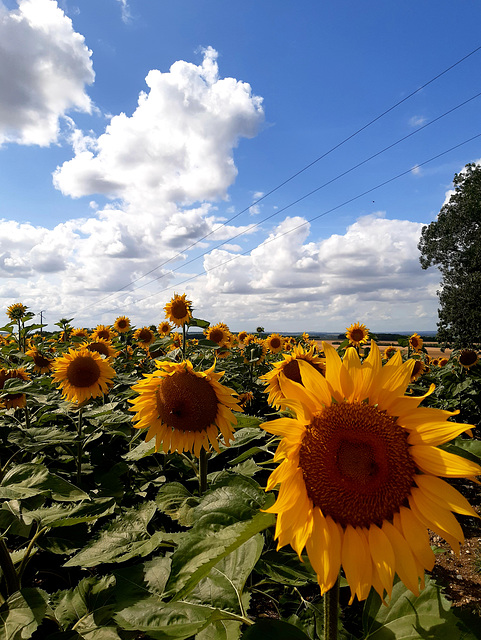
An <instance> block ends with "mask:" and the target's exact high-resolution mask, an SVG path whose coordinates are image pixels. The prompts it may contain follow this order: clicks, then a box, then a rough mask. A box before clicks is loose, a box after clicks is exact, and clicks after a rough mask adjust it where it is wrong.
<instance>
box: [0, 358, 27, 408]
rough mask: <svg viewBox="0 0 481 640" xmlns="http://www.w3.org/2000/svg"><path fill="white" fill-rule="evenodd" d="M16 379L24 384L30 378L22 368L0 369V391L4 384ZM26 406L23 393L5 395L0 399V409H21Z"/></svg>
mask: <svg viewBox="0 0 481 640" xmlns="http://www.w3.org/2000/svg"><path fill="white" fill-rule="evenodd" d="M12 378H17V379H18V380H23V381H24V382H26V381H27V380H30V376H29V375H28V373H27V372H26V371H25V369H23V368H21V367H20V368H18V369H0V389H3V387H4V385H5V382H6V381H7V380H11V379H12ZM26 405H27V399H26V397H25V394H24V393H7V394H6V395H4V396H3V397H2V398H0V407H2V408H5V409H22V408H23V407H25V406H26Z"/></svg>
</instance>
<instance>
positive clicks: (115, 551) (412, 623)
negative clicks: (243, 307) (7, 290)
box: [0, 294, 481, 640]
mask: <svg viewBox="0 0 481 640" xmlns="http://www.w3.org/2000/svg"><path fill="white" fill-rule="evenodd" d="M164 310H165V318H159V319H156V324H154V325H151V326H145V327H139V328H136V327H133V326H132V325H131V321H130V319H129V318H128V317H126V316H120V317H118V318H116V319H115V320H114V319H113V321H112V324H111V325H98V326H97V327H95V328H90V329H83V328H78V327H75V326H73V324H72V323H73V319H67V318H63V319H61V320H60V321H59V322H58V323H57V326H58V331H56V332H46V331H44V327H43V326H42V325H39V324H35V323H34V322H33V317H34V316H33V314H32V313H30V312H29V311H28V308H27V307H26V306H25V305H23V304H22V303H19V302H18V303H15V304H12V305H11V306H10V307H9V308H8V309H7V311H6V312H7V316H8V318H9V323H8V324H7V325H6V326H4V327H2V328H1V337H0V343H1V344H0V351H1V364H0V437H1V449H0V500H1V505H0V532H1V536H0V640H4V639H5V640H23V639H28V638H33V639H51V640H80V639H85V640H119V639H121V640H124V639H125V640H140V639H143V638H145V639H150V638H152V639H159V640H174V639H176V640H192V639H196V640H274V639H275V640H284V639H286V640H291V639H292V640H316V639H317V638H325V639H326V640H334V639H336V638H339V640H348V639H351V640H361V639H363V640H367V639H369V640H395V639H396V638H403V640H410V639H415V638H433V639H438V638H439V639H441V640H442V639H446V640H448V639H449V640H475V639H476V638H479V628H480V622H481V619H480V618H481V544H480V543H481V526H480V524H479V523H480V520H479V513H481V500H480V494H479V482H478V480H477V477H478V476H480V475H481V466H480V463H481V439H480V436H479V433H480V426H481V364H480V362H479V359H480V358H479V354H478V352H476V351H474V350H465V351H462V352H453V353H452V354H451V355H450V357H449V358H448V357H445V358H444V357H442V358H437V359H433V358H430V357H429V355H428V352H427V350H426V348H425V346H424V344H423V340H422V338H421V337H420V336H419V335H418V334H413V335H412V336H411V337H410V338H409V339H408V338H406V339H400V340H399V342H398V344H396V345H390V346H386V347H385V348H382V347H379V346H378V345H377V342H376V337H375V336H372V335H370V333H369V331H368V329H367V327H366V326H365V325H363V324H360V323H354V324H352V325H351V326H350V327H348V328H347V330H346V338H345V340H344V341H342V342H341V343H340V344H339V345H335V346H333V345H331V344H330V343H328V342H322V343H321V342H319V341H316V340H312V339H310V337H309V336H308V335H307V334H303V335H299V336H296V337H286V336H282V335H280V334H276V333H275V334H270V335H266V334H264V333H256V334H248V333H247V332H245V331H242V332H238V333H235V334H234V333H232V332H231V331H230V330H229V328H228V326H227V325H225V324H223V323H218V324H216V325H210V324H209V322H208V321H206V320H201V319H199V318H195V317H193V314H192V303H191V301H190V300H188V299H187V298H186V295H185V294H183V295H177V294H176V295H174V297H173V298H172V299H171V300H170V302H168V303H167V304H166V305H165V309H164ZM467 532H469V534H470V540H471V541H473V540H474V541H477V543H476V545H477V546H474V547H473V546H470V547H469V549H470V551H469V553H470V554H471V556H470V562H471V565H470V566H472V567H473V573H472V575H471V580H470V582H469V584H468V583H465V584H464V585H463V586H462V587H460V588H461V589H465V591H464V592H463V593H464V594H465V595H466V594H467V596H466V597H465V598H464V600H463V599H459V600H458V601H455V600H454V599H453V593H454V591H453V590H452V585H451V582H452V578H453V576H451V575H450V574H449V567H450V566H451V565H450V564H449V563H450V562H452V561H453V562H454V561H456V560H457V559H459V557H460V550H463V549H465V548H466V546H465V544H466V543H465V534H466V536H467ZM463 557H464V556H463ZM452 559H453V560H452ZM462 577H463V576H462V575H460V576H459V578H460V579H461V578H462ZM458 582H459V581H458ZM476 594H477V595H476Z"/></svg>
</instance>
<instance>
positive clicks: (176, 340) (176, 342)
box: [170, 331, 182, 351]
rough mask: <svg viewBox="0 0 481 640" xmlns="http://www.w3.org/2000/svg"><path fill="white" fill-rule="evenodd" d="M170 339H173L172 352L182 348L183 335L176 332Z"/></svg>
mask: <svg viewBox="0 0 481 640" xmlns="http://www.w3.org/2000/svg"><path fill="white" fill-rule="evenodd" d="M170 337H171V339H172V346H171V348H170V351H173V350H174V349H180V348H181V347H182V334H181V333H178V332H177V331H174V333H172V334H171V335H170Z"/></svg>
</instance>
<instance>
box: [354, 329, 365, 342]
mask: <svg viewBox="0 0 481 640" xmlns="http://www.w3.org/2000/svg"><path fill="white" fill-rule="evenodd" d="M364 338H365V334H364V331H363V330H362V329H353V330H352V331H351V340H352V341H353V342H361V340H363V339H364Z"/></svg>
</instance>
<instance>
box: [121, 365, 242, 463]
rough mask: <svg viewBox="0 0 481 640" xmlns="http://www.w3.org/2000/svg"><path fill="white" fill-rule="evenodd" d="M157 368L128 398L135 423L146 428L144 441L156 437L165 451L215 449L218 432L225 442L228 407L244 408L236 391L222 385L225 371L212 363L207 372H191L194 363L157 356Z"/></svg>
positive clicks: (232, 420)
mask: <svg viewBox="0 0 481 640" xmlns="http://www.w3.org/2000/svg"><path fill="white" fill-rule="evenodd" d="M155 364H156V367H157V369H156V371H154V373H151V374H146V375H144V380H142V381H141V382H139V383H137V384H136V385H134V386H133V387H132V389H133V391H135V392H137V393H138V394H139V395H138V397H137V398H135V399H133V400H129V402H130V403H131V404H132V405H133V406H132V408H131V409H130V411H134V412H135V416H134V417H133V421H134V423H136V424H134V426H135V427H136V428H137V429H148V431H147V436H146V440H147V441H149V440H151V439H152V438H154V437H155V447H156V450H158V449H159V448H160V447H162V450H163V451H164V452H165V453H167V452H169V451H172V452H173V451H179V452H182V451H193V452H194V454H195V455H196V456H197V457H199V455H200V450H201V448H204V449H205V450H206V451H207V450H208V449H209V448H210V446H211V445H212V447H213V448H214V449H215V450H216V451H219V450H220V449H219V443H218V436H219V432H220V433H221V434H222V436H223V438H224V443H225V444H226V445H228V444H229V442H230V440H232V438H233V437H234V436H233V432H232V428H231V426H232V425H235V424H236V423H237V419H236V417H235V416H234V414H233V413H232V411H242V409H241V407H240V406H239V404H238V403H237V400H236V399H235V397H234V391H232V389H229V388H228V387H225V386H223V385H222V384H220V382H219V379H220V378H221V376H222V375H223V373H216V372H215V371H214V366H212V367H211V368H210V369H208V370H207V371H205V372H201V371H194V368H193V366H192V363H191V362H190V361H189V360H184V361H183V362H180V363H174V362H170V361H166V362H159V361H156V363H155Z"/></svg>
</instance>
